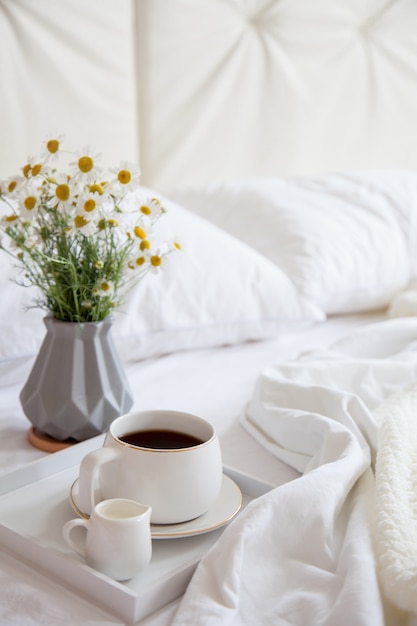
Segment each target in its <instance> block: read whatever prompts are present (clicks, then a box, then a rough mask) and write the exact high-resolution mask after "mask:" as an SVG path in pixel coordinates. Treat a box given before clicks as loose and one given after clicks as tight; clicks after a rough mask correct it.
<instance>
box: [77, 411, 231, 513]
mask: <svg viewBox="0 0 417 626" xmlns="http://www.w3.org/2000/svg"><path fill="white" fill-rule="evenodd" d="M151 429H155V430H162V431H167V430H169V431H175V432H179V433H186V434H187V435H191V436H193V437H195V438H196V439H197V443H196V444H195V445H190V446H189V447H178V446H177V447H174V448H173V449H167V448H165V447H162V446H160V447H158V446H157V447H156V448H149V447H146V446H145V445H133V444H132V443H126V442H125V441H123V437H124V436H126V435H127V434H128V433H132V432H137V431H148V430H151ZM158 445H159V444H158ZM222 474H223V466H222V458H221V451H220V444H219V440H218V437H217V434H216V431H215V429H214V427H213V425H212V424H210V423H209V422H207V421H206V420H204V419H202V418H200V417H197V416H196V415H191V414H189V413H183V412H180V411H165V410H154V411H140V412H137V413H129V414H127V415H123V416H121V417H118V418H117V419H115V420H114V421H113V422H112V424H111V425H110V428H109V431H108V432H107V435H106V438H105V440H104V444H103V447H102V448H99V449H98V450H94V451H93V452H90V453H89V454H87V455H86V456H85V457H84V458H83V460H82V461H81V465H80V473H79V503H80V509H81V510H82V511H83V512H84V513H86V514H89V513H90V512H91V511H92V509H93V507H94V505H95V503H96V502H97V501H99V500H102V499H108V498H129V499H131V500H137V501H138V502H145V503H146V504H149V505H150V506H151V507H152V517H151V522H152V523H154V524H175V523H179V522H185V521H188V520H191V519H194V518H196V517H199V516H200V515H202V514H203V513H206V512H207V511H208V510H209V509H210V507H211V506H212V504H213V503H214V502H215V500H216V498H217V496H218V494H219V492H220V489H221V484H222Z"/></svg>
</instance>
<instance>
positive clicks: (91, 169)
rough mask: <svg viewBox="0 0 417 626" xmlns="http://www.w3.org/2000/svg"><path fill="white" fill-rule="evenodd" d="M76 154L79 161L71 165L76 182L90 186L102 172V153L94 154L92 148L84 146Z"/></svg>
mask: <svg viewBox="0 0 417 626" xmlns="http://www.w3.org/2000/svg"><path fill="white" fill-rule="evenodd" d="M76 154H77V161H73V162H71V163H70V167H71V168H72V174H73V178H74V180H76V181H82V182H86V183H89V184H92V183H94V182H95V181H96V180H97V178H99V176H100V174H101V172H102V168H101V167H100V160H101V158H102V155H101V153H100V152H97V153H96V154H94V152H93V151H92V150H91V148H90V146H84V147H83V149H82V150H81V151H79V152H77V153H76Z"/></svg>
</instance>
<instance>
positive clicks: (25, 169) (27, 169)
mask: <svg viewBox="0 0 417 626" xmlns="http://www.w3.org/2000/svg"><path fill="white" fill-rule="evenodd" d="M31 169H32V167H31V165H30V164H29V163H28V164H27V165H25V167H22V172H23V176H24V177H25V178H29V174H30V170H31Z"/></svg>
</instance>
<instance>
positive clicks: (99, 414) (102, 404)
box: [20, 316, 133, 441]
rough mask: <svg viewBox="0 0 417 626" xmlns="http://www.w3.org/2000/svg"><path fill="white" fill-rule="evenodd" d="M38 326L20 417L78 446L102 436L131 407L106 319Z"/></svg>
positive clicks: (50, 319)
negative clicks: (41, 331) (40, 336)
mask: <svg viewBox="0 0 417 626" xmlns="http://www.w3.org/2000/svg"><path fill="white" fill-rule="evenodd" d="M44 323H45V326H46V331H47V332H46V336H45V338H44V340H43V343H42V345H41V347H40V350H39V353H38V356H37V358H36V360H35V362H34V365H33V367H32V370H31V373H30V375H29V378H28V380H27V382H26V384H25V386H24V387H23V389H22V391H21V393H20V402H21V404H22V408H23V411H24V413H25V415H26V417H27V418H28V419H29V421H30V422H32V424H33V426H34V427H35V429H36V430H38V431H39V432H40V433H45V434H46V435H49V436H50V437H53V438H54V439H57V440H59V441H63V440H65V439H68V438H70V437H71V438H73V439H75V440H76V441H84V440H85V439H90V437H95V436H96V435H99V434H101V433H103V432H105V431H106V430H107V429H108V427H109V425H110V423H111V422H112V421H113V420H114V419H115V418H116V417H118V416H119V415H123V414H124V413H127V412H128V411H129V410H130V408H131V407H132V404H133V395H132V393H131V390H130V387H129V384H128V381H127V378H126V376H125V373H124V370H123V368H122V366H121V363H120V360H119V357H118V355H117V352H116V350H115V347H114V344H113V340H112V337H111V332H110V330H111V326H112V320H111V318H107V319H105V320H103V321H101V322H85V323H80V324H79V323H77V322H61V321H60V320H56V319H55V318H54V317H52V316H47V317H45V318H44Z"/></svg>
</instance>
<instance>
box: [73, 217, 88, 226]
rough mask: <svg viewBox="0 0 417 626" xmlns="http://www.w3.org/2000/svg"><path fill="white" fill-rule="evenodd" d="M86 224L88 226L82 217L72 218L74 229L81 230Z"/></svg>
mask: <svg viewBox="0 0 417 626" xmlns="http://www.w3.org/2000/svg"><path fill="white" fill-rule="evenodd" d="M87 224H88V220H86V219H85V217H84V216H83V215H76V216H75V217H74V226H75V228H83V226H87Z"/></svg>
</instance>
